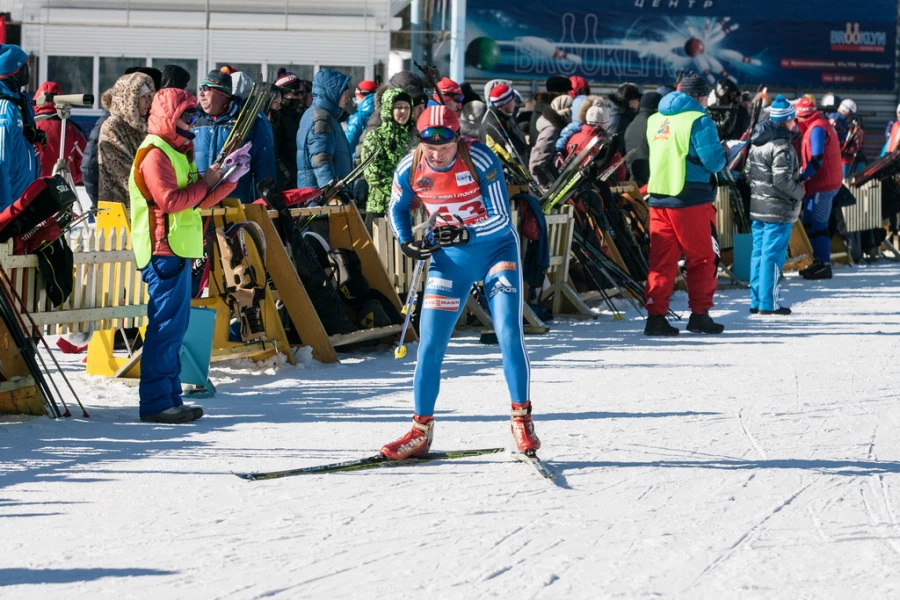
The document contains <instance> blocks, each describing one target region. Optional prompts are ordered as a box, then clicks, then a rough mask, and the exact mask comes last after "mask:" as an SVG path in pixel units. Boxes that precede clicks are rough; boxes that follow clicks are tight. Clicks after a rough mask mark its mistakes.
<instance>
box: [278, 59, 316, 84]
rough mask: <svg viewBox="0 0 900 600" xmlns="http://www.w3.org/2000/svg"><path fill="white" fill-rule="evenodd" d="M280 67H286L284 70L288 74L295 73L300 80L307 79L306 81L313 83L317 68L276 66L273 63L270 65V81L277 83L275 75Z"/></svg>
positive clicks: (310, 66) (309, 66)
mask: <svg viewBox="0 0 900 600" xmlns="http://www.w3.org/2000/svg"><path fill="white" fill-rule="evenodd" d="M278 67H284V70H285V71H287V72H288V73H293V74H294V75H296V76H297V77H299V78H300V79H305V80H306V81H312V78H313V75H314V74H315V72H316V68H315V67H314V66H312V65H275V64H273V63H269V71H271V73H270V74H269V79H271V80H272V81H275V74H276V73H278Z"/></svg>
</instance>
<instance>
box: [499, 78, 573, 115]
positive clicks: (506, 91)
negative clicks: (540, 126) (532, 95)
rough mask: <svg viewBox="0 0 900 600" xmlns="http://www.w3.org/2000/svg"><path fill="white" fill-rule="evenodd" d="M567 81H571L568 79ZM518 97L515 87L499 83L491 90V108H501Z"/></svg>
mask: <svg viewBox="0 0 900 600" xmlns="http://www.w3.org/2000/svg"><path fill="white" fill-rule="evenodd" d="M566 81H569V80H568V79H566ZM515 97H516V94H515V93H514V92H513V89H512V88H511V87H509V86H508V85H498V86H497V87H495V88H494V89H492V90H491V108H500V107H501V106H504V105H506V104H509V103H510V102H512V101H513V100H514V99H515Z"/></svg>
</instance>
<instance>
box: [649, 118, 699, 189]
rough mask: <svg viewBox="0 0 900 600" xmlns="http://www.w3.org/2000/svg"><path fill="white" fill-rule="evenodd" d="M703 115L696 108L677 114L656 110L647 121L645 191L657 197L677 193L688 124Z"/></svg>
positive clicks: (681, 185) (682, 174) (688, 136)
mask: <svg viewBox="0 0 900 600" xmlns="http://www.w3.org/2000/svg"><path fill="white" fill-rule="evenodd" d="M702 116H704V113H702V112H699V111H688V112H683V113H679V114H677V115H664V114H661V113H656V114H655V115H653V116H652V117H650V118H649V119H648V120H647V142H648V144H649V145H650V181H649V182H648V183H647V191H649V192H650V193H651V194H653V195H656V196H677V195H678V194H680V193H681V191H682V190H683V189H684V178H685V175H686V174H687V163H686V162H685V161H686V160H687V157H688V152H689V151H690V148H691V127H693V125H694V121H696V120H697V119H699V118H700V117H702Z"/></svg>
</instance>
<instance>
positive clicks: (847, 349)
mask: <svg viewBox="0 0 900 600" xmlns="http://www.w3.org/2000/svg"><path fill="white" fill-rule="evenodd" d="M898 276H900V266H897V265H893V264H884V263H882V264H878V265H874V266H863V267H860V268H853V269H849V268H844V269H840V270H839V271H837V273H836V277H835V278H834V279H833V280H831V281H824V282H803V281H800V280H799V279H797V278H791V279H789V284H788V289H787V292H786V300H787V301H788V302H789V303H792V304H793V307H794V309H795V311H796V312H795V315H793V316H791V317H789V318H778V319H775V318H768V319H767V318H763V317H752V318H751V317H749V316H748V314H747V306H748V301H747V296H746V292H742V291H727V292H724V293H722V294H720V295H718V296H717V301H718V302H719V305H718V306H717V309H716V311H715V312H714V315H715V316H716V317H718V318H720V319H721V320H722V321H723V322H724V323H725V324H726V326H727V330H726V332H725V334H724V335H721V336H717V337H700V336H695V335H690V334H687V335H684V334H683V335H681V336H679V337H678V338H675V339H662V340H660V339H652V340H651V339H647V338H644V337H643V336H642V335H641V331H642V328H643V323H642V321H640V320H639V319H638V318H637V316H636V315H635V314H633V313H632V314H630V315H629V317H630V318H629V319H628V320H627V321H620V322H613V321H612V320H611V319H610V318H609V316H604V317H603V318H601V319H600V320H598V321H596V322H589V323H588V322H573V321H562V322H556V323H554V324H553V327H554V329H553V331H552V332H551V333H550V334H548V335H546V336H542V337H529V338H528V346H529V350H530V352H531V357H532V369H533V371H532V379H533V383H532V397H533V401H534V405H535V416H536V424H537V431H538V433H539V434H540V437H541V438H542V440H543V443H544V449H543V450H542V452H541V454H542V456H543V457H544V458H545V459H546V460H547V461H549V462H550V463H552V465H553V466H554V467H555V468H556V469H557V470H558V472H559V478H558V479H557V480H556V482H551V481H548V480H544V479H541V478H539V477H538V476H537V475H536V473H535V472H534V471H533V470H532V469H531V467H529V466H527V465H524V464H522V463H519V462H516V461H514V460H512V459H511V458H510V457H509V456H508V455H503V454H497V455H491V456H484V457H480V458H473V459H461V460H455V461H452V462H442V463H441V462H438V463H429V464H425V465H416V466H409V467H399V468H393V469H380V470H371V471H364V472H357V473H345V474H332V475H317V476H304V477H294V478H290V479H281V480H275V481H263V482H246V481H242V480H240V479H238V478H237V477H234V476H233V475H231V471H246V470H260V469H267V470H268V469H283V468H291V467H298V466H305V465H312V464H317V463H323V462H332V461H335V460H338V459H350V458H354V457H358V456H364V455H368V454H372V453H373V452H377V449H378V448H379V447H380V445H381V444H382V443H384V442H385V441H388V440H391V439H393V438H395V437H397V436H399V435H400V434H401V433H402V432H404V431H405V430H406V429H407V427H408V425H409V418H410V415H411V410H412V403H411V390H410V386H411V380H412V372H413V367H414V363H413V359H412V357H413V356H414V354H415V353H414V352H413V351H411V352H410V358H409V359H408V360H405V361H402V362H401V361H395V360H393V357H392V356H391V355H390V353H389V352H386V351H381V352H368V353H357V354H354V355H352V356H344V357H343V358H344V363H343V364H342V365H336V366H323V365H319V364H317V363H313V362H309V361H307V362H306V363H305V364H303V365H301V366H298V367H296V368H293V367H288V366H277V365H269V366H268V367H267V368H265V369H258V368H253V367H251V366H250V363H246V362H243V363H233V364H229V365H222V364H220V365H218V366H216V367H215V368H214V381H215V383H216V385H217V386H218V389H219V393H218V395H217V396H216V398H214V399H210V400H207V401H205V402H204V406H205V408H206V410H207V413H208V415H207V416H206V417H204V418H203V419H201V420H200V421H197V422H196V423H194V424H191V425H183V426H177V427H160V426H153V425H149V424H143V423H140V422H138V421H137V408H136V402H137V400H136V389H134V388H132V387H128V386H126V385H123V384H120V383H113V382H111V381H109V380H105V379H92V378H88V377H86V376H84V375H82V374H81V373H80V371H81V365H79V364H78V363H75V362H70V363H67V364H68V367H69V368H70V371H71V372H72V373H77V375H75V376H74V379H75V381H76V382H77V385H78V387H79V389H80V390H81V392H82V397H83V398H84V400H85V402H86V403H87V404H88V405H89V409H90V410H91V413H92V418H91V419H89V420H83V419H76V418H73V419H69V420H61V421H58V422H54V421H51V420H49V419H46V418H23V417H4V418H2V421H0V423H2V426H0V557H2V559H0V597H2V598H25V599H36V598H40V599H50V598H65V599H66V600H75V599H80V598H85V599H97V598H116V599H121V598H142V599H143V598H166V599H170V598H236V599H250V598H264V597H265V598H269V597H272V598H285V599H287V598H329V599H330V598H397V597H400V596H401V595H402V596H418V597H425V598H460V599H472V598H586V599H587V598H606V597H629V598H630V597H644V596H651V595H663V596H678V597H691V598H694V597H700V598H733V597H747V598H757V597H766V598H774V597H778V598H825V597H830V598H849V597H856V598H876V597H880V598H890V597H897V595H898V594H900V442H898V422H900V416H898V405H897V400H898V393H897V390H898V383H900V376H898V372H900V365H898V361H900V352H898V347H900V301H898V296H900V280H898ZM674 307H675V309H676V310H681V311H684V310H685V309H686V300H685V297H684V296H683V295H679V296H678V298H677V299H676V302H675V305H674ZM683 324H684V321H682V323H681V326H682V327H683ZM445 366H446V373H445V380H444V384H443V388H442V390H441V392H442V393H441V398H440V400H439V402H438V413H437V426H436V439H435V444H434V449H435V450H441V449H456V448H481V447H490V446H497V445H507V446H509V445H511V439H510V436H509V433H508V431H509V429H508V426H507V418H508V404H507V398H508V397H507V393H506V389H505V384H504V382H503V378H502V373H501V369H500V356H499V352H498V349H497V347H488V346H482V345H479V344H478V340H477V336H476V335H475V334H470V335H467V336H464V337H459V338H455V339H454V340H453V343H452V347H451V349H450V352H449V354H448V359H447V362H446V365H445Z"/></svg>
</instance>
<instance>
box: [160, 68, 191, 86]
mask: <svg viewBox="0 0 900 600" xmlns="http://www.w3.org/2000/svg"><path fill="white" fill-rule="evenodd" d="M190 82H191V74H190V73H188V72H187V70H186V69H184V67H180V66H178V65H165V66H164V67H163V68H162V79H161V81H160V89H163V88H176V89H179V90H186V89H187V86H188V84H189V83H190Z"/></svg>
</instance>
